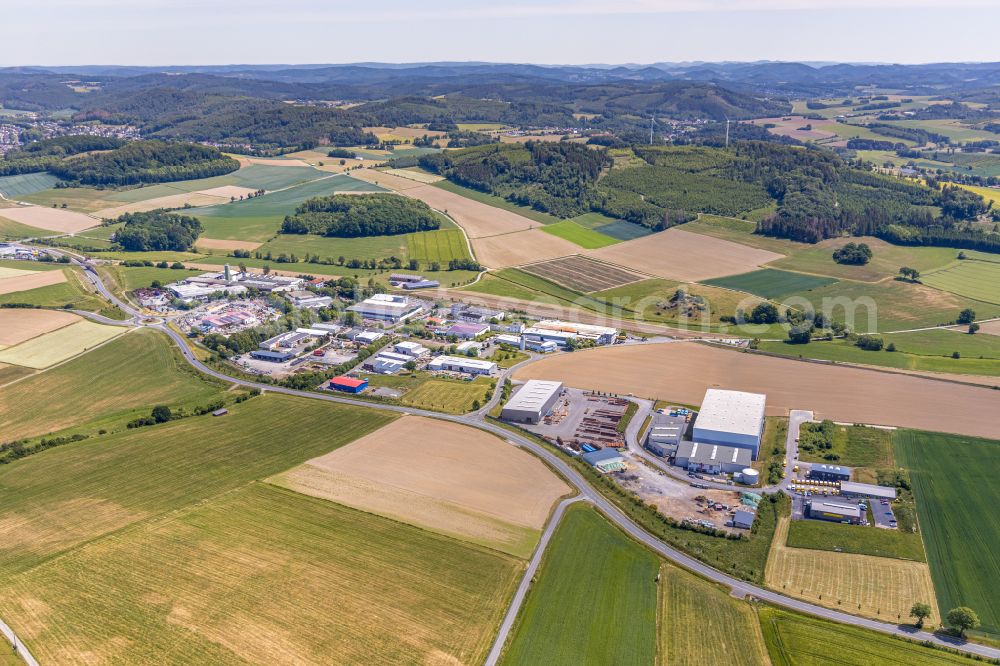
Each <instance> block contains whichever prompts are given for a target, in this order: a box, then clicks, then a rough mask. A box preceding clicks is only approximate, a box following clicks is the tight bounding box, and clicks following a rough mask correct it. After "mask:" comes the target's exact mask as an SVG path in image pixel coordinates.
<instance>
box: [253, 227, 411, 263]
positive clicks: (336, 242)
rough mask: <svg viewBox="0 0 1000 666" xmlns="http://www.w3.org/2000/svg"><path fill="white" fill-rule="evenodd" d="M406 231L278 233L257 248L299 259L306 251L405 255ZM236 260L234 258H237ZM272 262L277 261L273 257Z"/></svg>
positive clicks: (365, 256) (330, 254) (327, 255)
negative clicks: (381, 233)
mask: <svg viewBox="0 0 1000 666" xmlns="http://www.w3.org/2000/svg"><path fill="white" fill-rule="evenodd" d="M406 246H407V243H406V235H403V234H400V235H396V236H364V237H360V238H331V237H328V236H315V235H313V234H303V235H299V234H278V235H277V237H275V238H274V239H273V240H269V241H267V242H266V243H264V244H263V245H261V246H260V247H259V248H257V250H256V251H257V252H261V253H266V252H270V253H271V255H272V256H274V257H277V256H278V255H280V254H286V255H288V256H291V255H293V254H294V255H296V257H297V258H298V259H299V261H302V259H303V257H305V256H306V255H307V254H315V255H319V256H320V257H321V258H323V259H332V260H334V261H336V260H337V258H338V257H345V258H347V259H348V260H350V259H387V258H389V257H396V258H397V259H405V258H406ZM234 261H235V260H234ZM271 263H272V266H274V265H275V264H274V262H273V261H272V262H271Z"/></svg>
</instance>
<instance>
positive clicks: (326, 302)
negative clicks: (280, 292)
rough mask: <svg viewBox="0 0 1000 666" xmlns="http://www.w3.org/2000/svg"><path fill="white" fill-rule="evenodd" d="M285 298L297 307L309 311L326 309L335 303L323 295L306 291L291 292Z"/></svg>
mask: <svg viewBox="0 0 1000 666" xmlns="http://www.w3.org/2000/svg"><path fill="white" fill-rule="evenodd" d="M285 298H287V299H288V301H289V302H290V303H291V304H292V305H294V306H295V307H297V308H306V309H308V310H318V309H320V308H326V307H329V306H330V305H331V304H332V303H333V299H332V298H331V297H329V296H323V295H322V294H315V293H313V292H311V291H308V290H305V289H298V290H295V291H289V292H288V293H286V294H285Z"/></svg>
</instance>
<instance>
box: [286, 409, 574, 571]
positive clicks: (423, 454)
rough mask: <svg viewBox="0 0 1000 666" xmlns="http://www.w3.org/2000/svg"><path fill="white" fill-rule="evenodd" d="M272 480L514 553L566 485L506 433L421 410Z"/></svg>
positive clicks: (527, 542)
mask: <svg viewBox="0 0 1000 666" xmlns="http://www.w3.org/2000/svg"><path fill="white" fill-rule="evenodd" d="M270 482H271V483H274V484H275V485H280V486H283V487H286V488H289V489H292V490H295V491H297V492H301V493H303V494H307V495H312V496H315V497H322V498H324V499H329V500H332V501H334V502H338V503H340V504H346V505H347V506H350V507H353V508H356V509H361V510H362V511H369V512H371V513H376V514H379V515H382V516H387V517H390V518H393V519H396V520H400V521H403V522H406V523H410V524H412V525H416V526H418V527H423V528H425V529H430V530H432V531H435V532H440V533H443V534H447V535H449V536H457V537H459V538H462V539H467V540H470V541H473V542H475V543H481V544H484V545H490V546H492V547H495V548H498V549H500V550H504V551H506V552H510V553H513V554H516V555H521V556H525V555H527V554H530V553H531V550H532V549H533V547H534V542H535V541H536V540H537V537H538V533H539V531H540V530H541V528H542V527H543V526H544V525H545V521H546V519H547V518H548V516H549V512H550V511H551V510H552V506H553V505H554V504H555V502H556V501H557V500H558V499H559V498H560V497H561V496H563V495H566V494H568V493H569V492H570V488H569V486H567V485H566V484H565V483H563V482H562V481H561V480H560V479H559V478H558V477H556V476H555V475H554V474H553V473H552V472H551V471H549V469H548V468H547V467H546V466H545V465H544V464H542V463H541V461H539V460H537V459H536V458H534V457H533V456H531V455H530V454H528V453H526V452H524V451H521V450H520V449H518V448H516V447H514V446H512V445H510V444H508V443H506V442H504V441H503V440H501V439H499V438H497V437H495V436H493V435H490V434H488V433H484V432H482V431H479V430H475V429H472V428H469V427H466V426H463V425H459V424H457V423H449V422H446V421H440V420H437V419H431V418H423V417H418V416H403V417H402V418H399V419H397V420H395V421H393V422H392V423H390V424H389V425H387V426H385V427H383V428H381V429H379V430H377V431H375V432H374V433H371V434H370V435H367V436H365V437H362V438H361V439H359V440H357V441H355V442H352V443H351V444H348V445H347V446H344V447H342V448H339V449H337V450H335V451H333V452H331V453H328V454H326V455H324V456H320V457H319V458H314V459H312V460H310V461H308V462H306V463H305V464H303V465H299V466H298V467H295V468H294V469H292V470H289V471H288V472H285V473H283V474H280V475H278V476H277V477H274V478H272V479H270Z"/></svg>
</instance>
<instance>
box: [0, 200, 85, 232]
mask: <svg viewBox="0 0 1000 666" xmlns="http://www.w3.org/2000/svg"><path fill="white" fill-rule="evenodd" d="M2 217H5V218H7V219H8V220H13V221H14V222H19V223H21V224H26V225H28V226H29V227H36V228H38V229H46V230H48V231H58V232H61V233H65V234H75V233H76V232H78V231H83V230H84V229H90V228H91V227H96V226H97V225H99V224H100V223H101V221H100V219H98V218H96V217H91V216H89V215H84V214H83V213H77V212H74V211H71V210H66V209H63V208H46V207H43V206H23V207H17V208H4V209H3V215H2Z"/></svg>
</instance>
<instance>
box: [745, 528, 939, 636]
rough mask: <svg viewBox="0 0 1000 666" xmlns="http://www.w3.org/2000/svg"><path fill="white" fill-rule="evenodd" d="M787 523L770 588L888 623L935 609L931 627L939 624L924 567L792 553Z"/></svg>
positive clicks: (770, 563) (778, 534) (775, 544)
mask: <svg viewBox="0 0 1000 666" xmlns="http://www.w3.org/2000/svg"><path fill="white" fill-rule="evenodd" d="M789 523H790V521H789V519H788V518H782V519H781V520H780V521H779V522H778V528H777V529H776V530H775V533H774V541H772V543H771V552H770V555H769V556H768V559H767V569H766V570H765V581H766V583H767V586H768V587H770V588H772V589H775V590H780V591H782V592H784V593H785V594H790V595H792V596H795V597H798V598H800V599H805V600H806V601H810V602H812V603H815V604H819V605H821V606H827V607H829V608H836V609H842V610H845V611H847V612H849V613H856V614H859V615H864V616H866V617H871V618H874V619H881V620H887V621H890V622H892V621H898V618H902V619H903V620H905V619H906V618H907V617H908V616H909V612H910V607H911V606H912V605H913V604H914V603H916V602H918V601H919V602H923V603H928V604H930V606H931V609H932V615H931V617H930V618H928V622H929V623H930V624H931V625H933V624H937V623H938V622H940V615H939V614H938V604H937V600H936V597H935V595H934V585H933V583H932V581H931V572H930V567H928V565H927V563H926V562H914V561H911V560H901V559H897V558H894V557H874V556H871V555H858V554H854V553H838V552H834V551H826V550H810V549H806V548H792V547H790V546H787V545H786V544H785V540H786V539H787V537H788V526H789ZM858 529H864V528H860V527H859V528H858ZM872 529H874V528H872Z"/></svg>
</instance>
